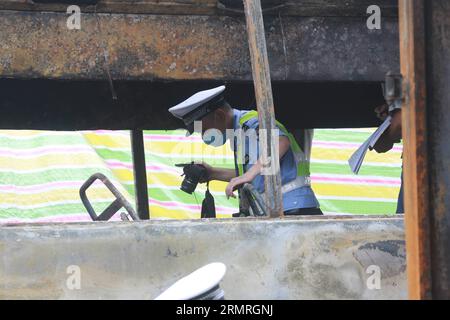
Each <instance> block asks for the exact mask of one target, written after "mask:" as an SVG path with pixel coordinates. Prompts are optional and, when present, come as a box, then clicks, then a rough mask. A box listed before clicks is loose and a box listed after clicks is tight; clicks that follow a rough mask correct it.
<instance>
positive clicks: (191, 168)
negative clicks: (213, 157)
mask: <svg viewBox="0 0 450 320" xmlns="http://www.w3.org/2000/svg"><path fill="white" fill-rule="evenodd" d="M175 166H177V167H182V168H183V175H184V179H183V182H182V183H181V190H183V191H184V192H186V193H189V194H192V193H193V192H194V191H195V189H196V188H197V185H198V182H199V181H200V180H201V179H203V180H204V179H205V178H206V177H207V175H208V172H207V171H206V168H205V167H204V166H202V165H199V164H194V163H180V164H176V165H175Z"/></svg>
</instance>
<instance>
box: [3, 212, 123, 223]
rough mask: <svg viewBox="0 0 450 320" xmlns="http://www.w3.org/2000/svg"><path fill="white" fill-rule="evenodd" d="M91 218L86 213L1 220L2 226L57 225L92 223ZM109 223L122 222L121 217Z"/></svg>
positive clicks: (113, 218) (114, 217)
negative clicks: (23, 224)
mask: <svg viewBox="0 0 450 320" xmlns="http://www.w3.org/2000/svg"><path fill="white" fill-rule="evenodd" d="M91 221H92V219H91V216H90V215H89V214H88V213H87V212H86V214H72V215H70V214H68V215H58V216H50V217H43V218H36V219H20V218H6V219H0V224H16V223H17V224H19V223H37V224H39V223H56V222H64V223H66V222H91ZM109 221H121V219H120V215H118V214H116V215H114V216H113V217H112V218H111V219H110V220H109Z"/></svg>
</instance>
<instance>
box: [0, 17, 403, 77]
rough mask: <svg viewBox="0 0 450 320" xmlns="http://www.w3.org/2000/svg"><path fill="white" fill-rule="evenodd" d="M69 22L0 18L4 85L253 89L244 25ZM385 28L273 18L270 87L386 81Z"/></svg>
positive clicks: (393, 35) (268, 26)
mask: <svg viewBox="0 0 450 320" xmlns="http://www.w3.org/2000/svg"><path fill="white" fill-rule="evenodd" d="M67 17H68V16H67V15H66V14H64V13H57V12H39V13H36V12H25V11H20V12H19V11H0V25H1V26H2V28H1V30H0V43H1V44H2V45H1V46H0V78H2V77H3V78H27V79H29V78H48V79H68V80H74V79H101V80H105V79H106V78H107V72H106V70H107V69H109V71H110V74H111V77H112V78H113V79H114V80H118V79H121V80H157V79H161V80H200V79H203V80H213V79H214V80H228V81H233V80H235V81H251V80H252V74H251V64H250V57H249V53H248V49H247V48H248V47H247V38H246V30H245V20H244V17H240V16H239V17H229V16H221V17H218V16H175V15H144V14H140V15H132V14H129V15H124V14H112V15H110V14H98V15H96V14H93V13H84V14H82V16H81V30H68V29H67V26H66V20H67ZM382 28H383V29H382V30H374V31H369V30H368V29H367V27H366V23H365V17H359V18H352V17H349V18H342V17H341V18H333V17H331V18H323V17H313V18H304V17H285V16H282V15H280V16H268V17H266V18H265V30H266V39H267V50H268V56H269V61H270V66H271V70H270V71H271V75H272V80H292V81H382V80H383V79H384V75H385V73H386V72H387V71H389V70H391V71H398V58H399V56H398V29H397V22H396V20H395V19H390V18H384V19H383V25H382ZM105 55H106V56H107V59H105ZM106 67H107V68H106Z"/></svg>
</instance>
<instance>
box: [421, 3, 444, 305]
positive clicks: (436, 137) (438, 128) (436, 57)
mask: <svg viewBox="0 0 450 320" xmlns="http://www.w3.org/2000/svg"><path fill="white" fill-rule="evenodd" d="M424 6H425V8H424V12H425V39H426V41H425V48H426V77H425V79H426V82H427V91H428V92H427V123H428V124H429V125H428V127H427V133H428V150H427V154H428V158H429V162H428V164H429V165H428V173H429V177H428V179H429V182H430V194H431V195H432V196H431V197H430V206H431V210H430V214H431V216H430V220H429V224H430V257H431V280H432V291H431V292H432V298H433V299H446V300H448V299H450V191H449V190H450V146H449V137H450V1H448V0H433V1H424Z"/></svg>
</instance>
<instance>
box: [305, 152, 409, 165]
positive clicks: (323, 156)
mask: <svg viewBox="0 0 450 320" xmlns="http://www.w3.org/2000/svg"><path fill="white" fill-rule="evenodd" d="M354 152H355V150H350V149H340V150H339V149H332V150H330V149H326V148H319V147H313V148H312V152H311V158H312V159H314V160H339V161H348V159H349V158H350V157H351V156H352V154H353V153H354ZM364 161H365V162H366V161H367V162H379V163H380V165H382V164H383V163H399V164H400V163H401V161H402V160H401V153H400V152H388V153H376V152H375V151H367V154H366V157H365V158H364ZM362 165H363V166H364V163H363V164H362Z"/></svg>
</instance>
